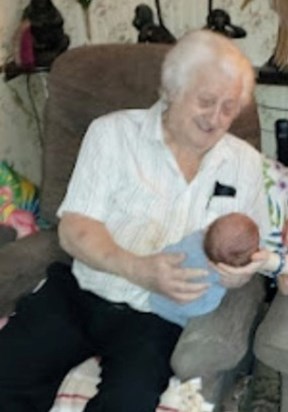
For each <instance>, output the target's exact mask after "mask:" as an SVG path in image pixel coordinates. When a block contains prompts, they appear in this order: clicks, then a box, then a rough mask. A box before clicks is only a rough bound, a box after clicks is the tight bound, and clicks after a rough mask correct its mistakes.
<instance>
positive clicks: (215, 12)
mask: <svg viewBox="0 0 288 412" xmlns="http://www.w3.org/2000/svg"><path fill="white" fill-rule="evenodd" d="M206 21H207V26H206V28H208V29H210V30H212V31H216V32H218V33H222V34H224V35H225V36H227V37H230V38H233V39H239V38H241V37H245V36H246V31H245V30H244V29H242V27H238V26H235V25H234V24H232V23H231V19H230V16H229V14H228V13H227V12H226V11H225V10H222V9H212V10H211V11H210V12H209V14H208V17H207V19H206Z"/></svg>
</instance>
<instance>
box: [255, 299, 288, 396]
mask: <svg viewBox="0 0 288 412" xmlns="http://www.w3.org/2000/svg"><path fill="white" fill-rule="evenodd" d="M287 313H288V296H284V295H282V294H281V293H280V292H278V293H277V294H276V296H275V298H274V299H273V301H272V303H271V306H270V308H269V309H268V312H267V314H266V315H265V318H264V320H263V321H262V323H261V324H260V326H259V328H258V330H257V333H256V336H255V342H254V351H255V354H256V356H257V358H259V359H260V360H261V361H262V362H263V363H265V364H266V365H268V366H270V367H271V368H273V369H275V370H276V371H279V372H281V373H282V374H283V375H288V346H287V342H288V316H287ZM286 382H288V379H286ZM287 402H288V400H287Z"/></svg>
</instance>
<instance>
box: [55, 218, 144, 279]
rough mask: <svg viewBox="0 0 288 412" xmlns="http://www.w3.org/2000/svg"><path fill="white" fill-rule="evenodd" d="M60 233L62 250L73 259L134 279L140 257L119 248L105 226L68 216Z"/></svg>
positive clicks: (63, 221)
mask: <svg viewBox="0 0 288 412" xmlns="http://www.w3.org/2000/svg"><path fill="white" fill-rule="evenodd" d="M58 233H59V240H60V245H61V247H62V248H63V249H64V250H65V251H66V252H67V253H68V254H70V255H71V256H72V257H74V258H76V259H78V260H80V261H82V262H84V263H85V264H86V265H88V266H90V267H91V268H93V269H96V270H101V271H104V272H110V273H114V274H117V275H120V276H123V277H125V278H131V276H132V272H133V269H132V267H133V265H134V264H135V260H136V259H137V257H136V256H135V255H133V254H132V253H130V252H128V251H127V250H125V249H123V248H121V247H120V246H119V245H117V244H116V243H115V242H114V240H113V238H112V237H111V235H110V233H109V232H108V230H107V229H106V227H105V225H104V224H103V223H101V222H99V221H96V220H94V219H90V218H88V217H85V216H81V215H79V214H76V213H67V214H64V215H63V217H62V219H61V221H60V223H59V228H58Z"/></svg>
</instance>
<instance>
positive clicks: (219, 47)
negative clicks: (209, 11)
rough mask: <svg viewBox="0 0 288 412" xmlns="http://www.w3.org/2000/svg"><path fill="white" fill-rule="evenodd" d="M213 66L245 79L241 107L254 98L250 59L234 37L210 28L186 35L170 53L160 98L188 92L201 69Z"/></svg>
mask: <svg viewBox="0 0 288 412" xmlns="http://www.w3.org/2000/svg"><path fill="white" fill-rule="evenodd" d="M210 67H214V68H215V70H219V71H220V72H221V71H222V72H223V73H225V74H227V75H228V76H230V77H235V78H239V77H240V79H241V80H242V93H241V96H240V104H241V107H244V106H245V105H246V104H247V103H248V102H249V101H250V99H251V97H252V93H253V89H254V83H255V75H254V70H253V68H252V66H251V63H250V61H249V60H248V58H247V57H246V56H245V55H244V54H243V53H242V52H241V51H240V49H239V48H238V47H237V46H236V45H235V44H234V43H233V41H232V40H230V39H228V38H226V37H224V36H223V35H222V34H218V33H215V32H212V31H210V30H204V29H202V30H193V31H190V32H188V33H187V34H185V35H184V36H183V37H182V38H181V39H180V40H178V42H177V43H176V45H175V46H174V47H173V48H172V49H171V50H170V51H169V52H168V53H167V55H166V57H165V59H164V62H163V65H162V74H161V98H162V99H163V100H164V101H166V102H167V103H168V102H169V101H171V100H173V98H175V96H176V95H179V94H181V93H182V92H184V91H185V88H186V87H188V86H189V85H190V84H191V82H192V81H193V80H194V79H195V78H196V76H197V75H198V74H199V72H201V71H203V70H205V69H206V68H210Z"/></svg>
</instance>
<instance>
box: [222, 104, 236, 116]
mask: <svg viewBox="0 0 288 412" xmlns="http://www.w3.org/2000/svg"><path fill="white" fill-rule="evenodd" d="M235 109H236V107H235V105H234V104H231V105H227V106H223V113H224V114H225V115H226V116H229V115H231V114H233V113H234V112H235Z"/></svg>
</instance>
